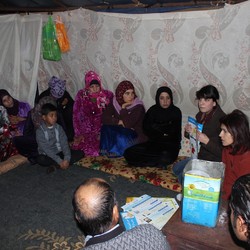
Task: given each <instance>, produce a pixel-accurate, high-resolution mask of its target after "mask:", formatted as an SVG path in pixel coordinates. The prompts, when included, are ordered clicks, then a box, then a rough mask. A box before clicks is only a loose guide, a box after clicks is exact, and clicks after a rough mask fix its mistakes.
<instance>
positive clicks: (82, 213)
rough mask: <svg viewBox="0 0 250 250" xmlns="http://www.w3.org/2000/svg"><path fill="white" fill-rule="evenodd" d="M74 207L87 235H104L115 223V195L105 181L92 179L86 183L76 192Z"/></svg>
mask: <svg viewBox="0 0 250 250" xmlns="http://www.w3.org/2000/svg"><path fill="white" fill-rule="evenodd" d="M73 206H74V209H75V214H76V218H77V220H78V222H79V223H80V225H81V227H82V230H83V232H84V233H85V234H86V235H87V234H88V235H96V234H101V233H104V232H106V231H107V230H109V229H110V228H111V226H112V224H113V223H114V218H113V217H114V216H113V212H114V211H113V210H114V207H115V206H116V200H115V194H114V191H113V190H112V189H111V187H110V185H109V184H108V183H107V182H106V181H105V180H103V179H100V178H91V179H88V180H86V181H84V182H83V183H82V184H81V185H80V186H79V187H78V188H77V189H76V191H75V194H74V199H73ZM116 223H117V221H116Z"/></svg>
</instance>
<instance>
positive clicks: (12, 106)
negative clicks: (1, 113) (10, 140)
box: [0, 89, 30, 136]
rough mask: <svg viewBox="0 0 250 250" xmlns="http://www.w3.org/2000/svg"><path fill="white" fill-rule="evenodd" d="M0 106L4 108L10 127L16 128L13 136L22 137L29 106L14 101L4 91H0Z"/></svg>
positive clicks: (25, 103)
mask: <svg viewBox="0 0 250 250" xmlns="http://www.w3.org/2000/svg"><path fill="white" fill-rule="evenodd" d="M0 105H1V106H4V107H5V108H6V110H7V113H8V116H9V121H10V123H11V125H12V126H16V128H17V129H16V130H15V136H19V135H22V134H23V128H24V124H25V120H26V118H27V116H28V112H29V111H30V105H29V104H28V103H27V102H20V101H18V100H16V99H14V98H13V97H12V96H11V95H10V94H9V92H8V91H7V90H5V89H0Z"/></svg>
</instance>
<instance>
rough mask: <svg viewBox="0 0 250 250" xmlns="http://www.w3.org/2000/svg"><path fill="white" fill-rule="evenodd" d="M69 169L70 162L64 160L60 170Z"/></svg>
mask: <svg viewBox="0 0 250 250" xmlns="http://www.w3.org/2000/svg"><path fill="white" fill-rule="evenodd" d="M68 167H69V162H68V161H67V160H63V161H61V163H60V168H61V169H67V168H68Z"/></svg>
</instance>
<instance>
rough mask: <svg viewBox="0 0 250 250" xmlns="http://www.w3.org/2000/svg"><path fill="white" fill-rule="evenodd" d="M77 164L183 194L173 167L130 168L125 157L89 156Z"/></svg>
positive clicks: (182, 157)
mask: <svg viewBox="0 0 250 250" xmlns="http://www.w3.org/2000/svg"><path fill="white" fill-rule="evenodd" d="M184 158H186V157H185V156H180V157H178V160H177V161H180V160H183V159H184ZM77 164H78V165H80V166H82V167H86V168H90V169H94V170H100V171H103V172H106V173H110V174H114V175H121V176H123V177H126V178H129V179H132V180H139V181H142V182H146V183H150V184H153V185H155V186H162V187H164V188H167V189H170V190H173V191H177V192H181V190H182V187H181V184H180V183H178V180H177V177H176V176H175V175H174V174H173V172H172V167H173V166H172V165H170V166H168V168H167V169H166V170H163V169H160V168H156V167H143V168H139V167H137V168H136V167H132V166H129V165H128V164H127V162H126V160H125V159H124V158H123V157H121V158H108V157H106V156H97V157H90V156H88V157H85V158H83V159H82V160H80V161H79V162H78V163H77Z"/></svg>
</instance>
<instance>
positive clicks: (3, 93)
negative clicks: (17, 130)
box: [0, 89, 19, 115]
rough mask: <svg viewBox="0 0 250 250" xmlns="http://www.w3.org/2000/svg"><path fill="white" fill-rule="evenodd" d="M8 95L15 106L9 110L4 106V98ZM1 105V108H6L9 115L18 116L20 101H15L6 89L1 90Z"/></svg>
mask: <svg viewBox="0 0 250 250" xmlns="http://www.w3.org/2000/svg"><path fill="white" fill-rule="evenodd" d="M6 95H8V96H10V97H11V98H12V99H13V103H14V105H13V107H11V108H7V107H5V106H4V105H3V98H4V97H5V96H6ZM0 105H1V106H4V107H5V108H6V110H7V112H8V115H17V114H18V111H19V102H18V100H16V99H14V98H13V97H12V96H11V95H10V93H9V92H8V91H7V90H5V89H0Z"/></svg>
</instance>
